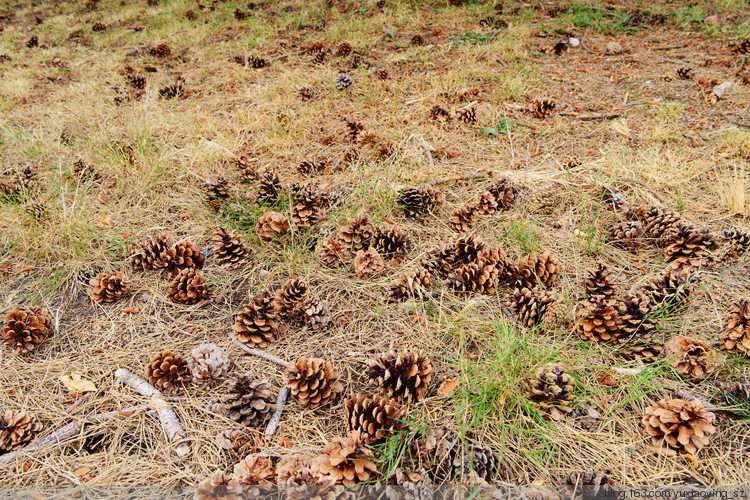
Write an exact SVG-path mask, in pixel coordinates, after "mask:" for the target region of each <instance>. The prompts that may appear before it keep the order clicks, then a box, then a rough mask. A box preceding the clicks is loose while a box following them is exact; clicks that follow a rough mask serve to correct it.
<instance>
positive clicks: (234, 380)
mask: <svg viewBox="0 0 750 500" xmlns="http://www.w3.org/2000/svg"><path fill="white" fill-rule="evenodd" d="M225 385H226V387H227V392H226V393H224V394H222V395H221V396H219V399H218V400H211V402H210V405H211V409H212V410H213V411H215V412H216V413H221V414H222V415H224V416H226V417H227V418H229V419H231V420H234V421H235V422H238V423H240V424H242V425H244V426H246V427H258V426H260V425H263V423H265V421H266V420H268V419H269V418H271V414H272V413H273V410H274V407H275V404H276V397H275V396H274V395H273V392H272V391H271V383H270V382H269V381H268V380H253V379H252V378H251V377H250V376H249V375H229V377H227V381H226V383H225Z"/></svg>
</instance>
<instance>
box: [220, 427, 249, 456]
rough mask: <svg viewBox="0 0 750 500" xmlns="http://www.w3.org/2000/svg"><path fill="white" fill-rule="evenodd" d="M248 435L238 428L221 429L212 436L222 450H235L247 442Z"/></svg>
mask: <svg viewBox="0 0 750 500" xmlns="http://www.w3.org/2000/svg"><path fill="white" fill-rule="evenodd" d="M249 440H250V439H249V435H248V433H247V432H245V431H241V430H238V429H228V430H225V431H221V432H220V433H218V434H217V435H216V436H214V441H215V442H216V444H217V445H219V447H220V448H221V449H222V450H225V451H230V452H231V451H237V450H239V449H240V448H242V447H243V446H245V445H246V444H247V443H248V442H249Z"/></svg>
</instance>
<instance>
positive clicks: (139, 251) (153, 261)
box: [128, 234, 172, 271]
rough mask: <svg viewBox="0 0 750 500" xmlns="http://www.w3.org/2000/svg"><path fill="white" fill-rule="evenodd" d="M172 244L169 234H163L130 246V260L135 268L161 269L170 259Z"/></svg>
mask: <svg viewBox="0 0 750 500" xmlns="http://www.w3.org/2000/svg"><path fill="white" fill-rule="evenodd" d="M171 246H172V243H171V241H170V238H169V236H167V235H166V234H161V235H159V236H156V237H155V238H153V239H151V240H149V241H147V242H145V243H142V244H141V245H138V246H132V247H130V250H129V251H128V260H129V261H130V265H131V266H133V268H134V269H142V270H144V271H146V270H151V269H159V268H161V267H163V266H164V263H165V262H166V261H168V260H169V256H168V255H167V251H168V250H169V248H170V247H171Z"/></svg>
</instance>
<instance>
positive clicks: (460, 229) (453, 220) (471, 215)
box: [448, 206, 477, 233]
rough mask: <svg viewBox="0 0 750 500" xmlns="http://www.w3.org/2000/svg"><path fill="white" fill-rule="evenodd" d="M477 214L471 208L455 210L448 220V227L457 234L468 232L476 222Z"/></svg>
mask: <svg viewBox="0 0 750 500" xmlns="http://www.w3.org/2000/svg"><path fill="white" fill-rule="evenodd" d="M476 218H477V213H476V212H475V211H474V210H472V207H471V206H468V207H461V208H457V209H456V210H454V211H453V213H452V214H451V215H450V217H449V218H448V225H449V226H450V227H451V229H453V230H454V231H456V232H457V233H465V232H466V231H469V230H470V229H471V227H472V226H473V225H474V221H476Z"/></svg>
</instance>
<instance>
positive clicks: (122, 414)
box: [117, 408, 134, 417]
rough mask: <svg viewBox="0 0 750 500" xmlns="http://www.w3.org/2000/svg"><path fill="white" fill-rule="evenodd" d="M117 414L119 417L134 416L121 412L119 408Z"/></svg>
mask: <svg viewBox="0 0 750 500" xmlns="http://www.w3.org/2000/svg"><path fill="white" fill-rule="evenodd" d="M117 414H118V415H120V416H121V417H132V416H133V415H134V413H129V412H126V411H122V410H121V409H119V408H118V409H117Z"/></svg>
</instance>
